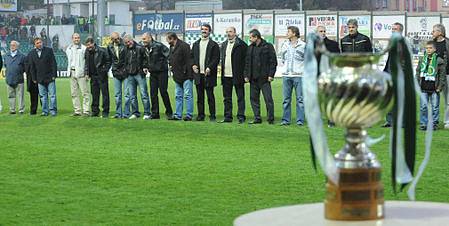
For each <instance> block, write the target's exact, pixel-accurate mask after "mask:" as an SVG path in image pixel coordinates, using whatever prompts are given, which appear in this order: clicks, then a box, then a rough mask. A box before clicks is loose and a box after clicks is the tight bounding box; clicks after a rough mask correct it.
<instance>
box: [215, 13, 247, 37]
mask: <svg viewBox="0 0 449 226" xmlns="http://www.w3.org/2000/svg"><path fill="white" fill-rule="evenodd" d="M242 19H243V18H242V14H241V13H232V14H215V15H214V34H217V35H226V29H227V28H228V27H235V30H236V31H237V35H238V36H240V37H241V35H240V34H242V30H243V28H242V27H243V26H242Z"/></svg>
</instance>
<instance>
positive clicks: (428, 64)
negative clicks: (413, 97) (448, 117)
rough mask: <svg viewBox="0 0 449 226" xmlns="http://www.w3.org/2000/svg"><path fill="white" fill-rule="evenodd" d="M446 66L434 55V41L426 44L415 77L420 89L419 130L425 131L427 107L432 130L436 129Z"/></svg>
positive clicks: (444, 83) (444, 84)
mask: <svg viewBox="0 0 449 226" xmlns="http://www.w3.org/2000/svg"><path fill="white" fill-rule="evenodd" d="M445 67H446V65H445V63H444V60H443V59H442V58H441V57H439V56H438V54H437V53H436V46H435V42H434V41H429V42H427V43H426V53H425V54H424V56H423V57H422V58H421V59H420V60H419V63H418V66H417V68H416V76H417V77H418V78H417V79H418V82H419V85H420V87H421V103H420V120H419V122H420V129H421V130H426V129H427V122H428V118H427V105H428V103H429V102H430V104H431V107H432V117H433V130H437V129H438V123H439V112H440V92H441V91H442V90H443V89H444V88H445V86H446V79H445V76H446V68H445Z"/></svg>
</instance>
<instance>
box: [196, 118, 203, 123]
mask: <svg viewBox="0 0 449 226" xmlns="http://www.w3.org/2000/svg"><path fill="white" fill-rule="evenodd" d="M196 121H199V122H201V121H204V117H196Z"/></svg>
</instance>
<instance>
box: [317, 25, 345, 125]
mask: <svg viewBox="0 0 449 226" xmlns="http://www.w3.org/2000/svg"><path fill="white" fill-rule="evenodd" d="M316 33H317V34H318V35H319V36H320V37H321V39H322V40H323V42H324V46H326V49H327V51H329V52H331V53H340V47H339V46H338V42H336V41H334V40H332V39H329V38H328V37H327V35H326V27H325V26H322V25H319V26H318V27H317V28H316ZM320 57H321V56H320ZM327 126H328V127H334V126H335V123H334V122H332V121H330V120H328V121H327Z"/></svg>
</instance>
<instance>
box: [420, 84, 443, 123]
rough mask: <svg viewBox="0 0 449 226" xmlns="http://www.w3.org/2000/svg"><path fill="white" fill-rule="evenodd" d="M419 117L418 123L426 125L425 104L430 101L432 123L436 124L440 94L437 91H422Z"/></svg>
mask: <svg viewBox="0 0 449 226" xmlns="http://www.w3.org/2000/svg"><path fill="white" fill-rule="evenodd" d="M420 100H421V101H420V117H419V124H420V125H424V126H427V122H428V118H427V111H428V110H427V106H428V104H429V102H430V104H431V108H432V117H433V125H434V126H435V125H438V123H439V116H440V94H439V93H437V92H432V93H428V92H425V91H424V92H422V93H421V98H420Z"/></svg>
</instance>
